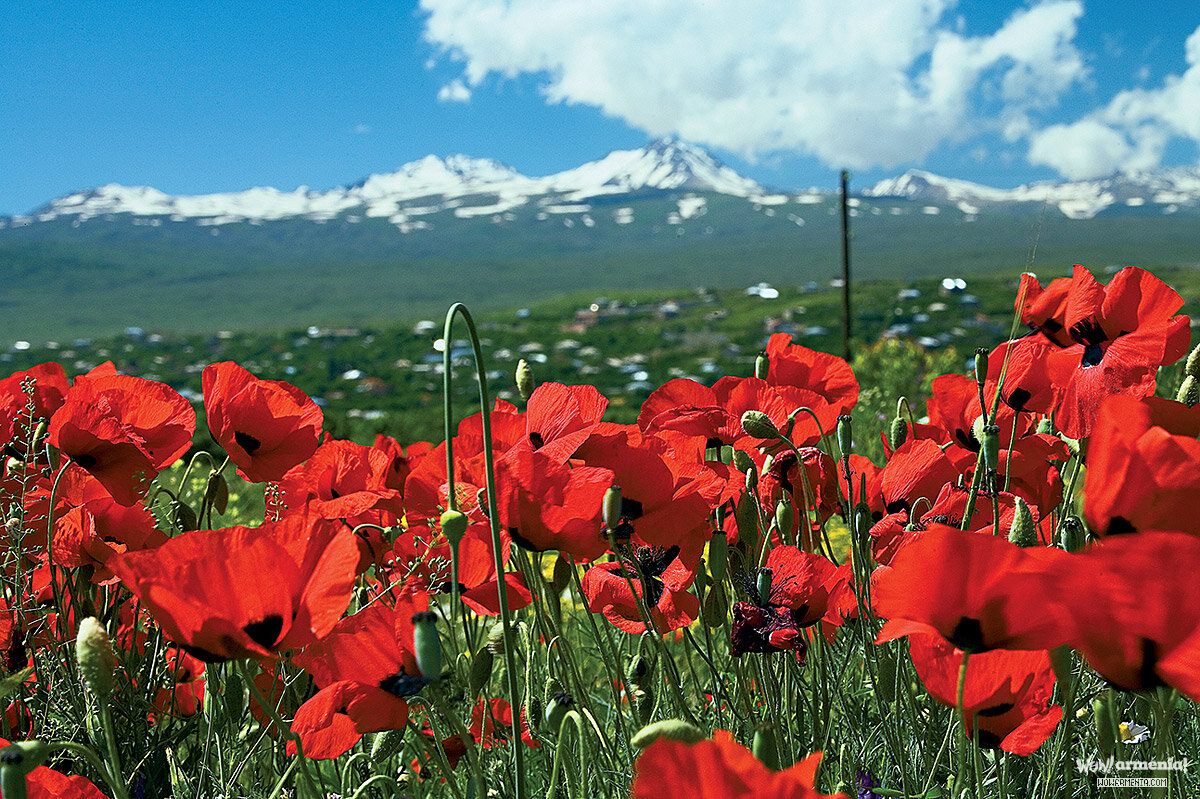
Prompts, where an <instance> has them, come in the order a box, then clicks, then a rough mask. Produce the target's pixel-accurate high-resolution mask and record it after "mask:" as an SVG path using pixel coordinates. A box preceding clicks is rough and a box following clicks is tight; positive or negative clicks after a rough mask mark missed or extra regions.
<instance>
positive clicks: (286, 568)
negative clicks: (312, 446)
mask: <svg viewBox="0 0 1200 799" xmlns="http://www.w3.org/2000/svg"><path fill="white" fill-rule="evenodd" d="M357 565H358V547H357V546H356V544H355V542H354V536H353V535H351V534H350V531H349V530H346V529H345V528H342V527H340V526H338V525H334V524H330V523H327V522H322V521H321V520H319V519H313V518H309V517H305V516H303V515H296V516H290V517H287V518H285V519H282V520H280V521H278V522H271V521H268V522H264V523H263V525H262V526H261V527H257V528H249V527H232V528H229V529H225V530H198V531H193V532H190V533H185V534H183V535H181V536H178V537H176V538H172V539H170V540H169V541H167V543H165V544H163V545H162V546H160V547H158V548H157V549H153V550H147V551H143V552H127V553H125V554H123V555H117V556H114V557H113V558H111V559H110V560H109V567H110V568H111V569H112V570H113V572H114V573H115V574H116V575H117V576H118V577H120V578H121V580H122V582H124V583H125V585H126V586H127V587H128V588H129V590H130V591H132V592H133V593H134V595H135V596H136V597H137V598H138V600H139V601H141V602H142V603H143V604H144V605H146V606H147V607H148V608H149V609H150V612H151V613H152V614H153V615H154V618H155V619H156V620H157V621H158V623H159V624H160V625H161V626H162V628H163V631H164V632H166V634H167V637H168V638H170V639H171V640H173V641H176V642H178V643H179V644H181V645H183V646H184V648H185V649H187V651H188V652H190V653H191V654H193V655H195V656H196V657H199V658H200V659H201V660H205V661H207V662H212V661H219V660H228V659H234V658H243V657H251V658H271V657H274V655H275V653H277V652H281V651H284V650H288V649H295V648H298V647H302V646H305V645H307V644H309V643H312V642H313V641H315V640H317V639H318V638H321V637H322V636H324V635H325V634H326V633H328V632H329V630H330V629H331V628H332V627H333V625H334V624H335V623H336V622H337V620H338V618H339V617H340V616H341V615H342V612H343V611H345V609H346V607H347V606H348V605H349V604H350V597H351V594H352V592H353V589H354V577H355V568H356V566H357Z"/></svg>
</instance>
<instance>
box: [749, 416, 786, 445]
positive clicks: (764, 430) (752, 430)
mask: <svg viewBox="0 0 1200 799" xmlns="http://www.w3.org/2000/svg"><path fill="white" fill-rule="evenodd" d="M742 429H743V430H745V431H746V432H747V433H748V434H749V435H752V436H754V437H755V438H779V437H780V436H781V435H782V434H781V433H780V432H779V428H777V427H776V426H775V423H774V422H772V421H771V418H770V417H769V416H767V415H766V414H765V413H763V412H762V411H746V412H745V413H743V414H742Z"/></svg>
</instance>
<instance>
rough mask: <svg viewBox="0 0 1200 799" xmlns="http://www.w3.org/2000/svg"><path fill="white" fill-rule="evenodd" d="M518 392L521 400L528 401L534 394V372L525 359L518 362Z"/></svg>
mask: <svg viewBox="0 0 1200 799" xmlns="http://www.w3.org/2000/svg"><path fill="white" fill-rule="evenodd" d="M517 391H518V393H520V395H521V399H523V400H526V401H528V400H529V395H530V394H532V393H533V370H532V369H530V368H529V364H528V363H526V362H525V359H524V358H522V359H521V360H519V361H517Z"/></svg>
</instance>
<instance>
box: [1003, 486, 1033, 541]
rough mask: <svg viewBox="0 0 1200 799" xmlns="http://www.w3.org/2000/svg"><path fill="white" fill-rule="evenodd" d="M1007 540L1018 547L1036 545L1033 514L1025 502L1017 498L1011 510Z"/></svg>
mask: <svg viewBox="0 0 1200 799" xmlns="http://www.w3.org/2000/svg"><path fill="white" fill-rule="evenodd" d="M1008 540H1009V541H1010V542H1012V543H1014V544H1016V545H1017V546H1019V547H1035V546H1037V545H1038V543H1039V542H1038V531H1037V526H1036V525H1035V524H1034V521H1033V513H1032V512H1031V511H1030V510H1029V506H1028V505H1027V504H1025V500H1023V499H1021V498H1020V497H1017V501H1016V507H1015V508H1014V510H1013V520H1012V526H1011V527H1009V528H1008Z"/></svg>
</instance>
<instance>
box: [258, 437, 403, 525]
mask: <svg viewBox="0 0 1200 799" xmlns="http://www.w3.org/2000/svg"><path fill="white" fill-rule="evenodd" d="M391 468H392V459H391V457H389V455H388V454H387V453H386V452H383V451H382V450H378V449H373V448H371V447H364V446H363V445H361V444H355V443H354V442H353V441H338V440H332V441H327V442H326V443H324V444H322V445H321V446H320V447H318V448H317V450H316V452H315V453H313V456H312V457H311V458H309V459H308V460H307V461H306V462H305V463H302V464H300V465H299V466H296V467H294V468H292V469H290V470H289V471H288V473H287V474H285V475H284V476H283V479H282V480H280V481H279V484H280V486H281V487H282V488H283V490H284V502H285V503H286V504H287V506H288V508H289V513H295V512H298V511H302V510H303V509H305V508H308V509H309V511H310V512H311V513H312V514H313V515H315V516H318V517H320V518H322V519H340V520H342V521H344V522H346V524H349V525H350V526H351V527H353V526H355V525H358V524H362V523H364V522H370V523H373V524H379V525H382V526H389V525H393V524H397V523H399V521H400V517H401V516H402V515H403V513H404V508H403V504H402V500H401V492H400V491H399V490H397V489H395V488H389V487H388V484H387V479H388V474H389V470H390V469H391Z"/></svg>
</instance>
